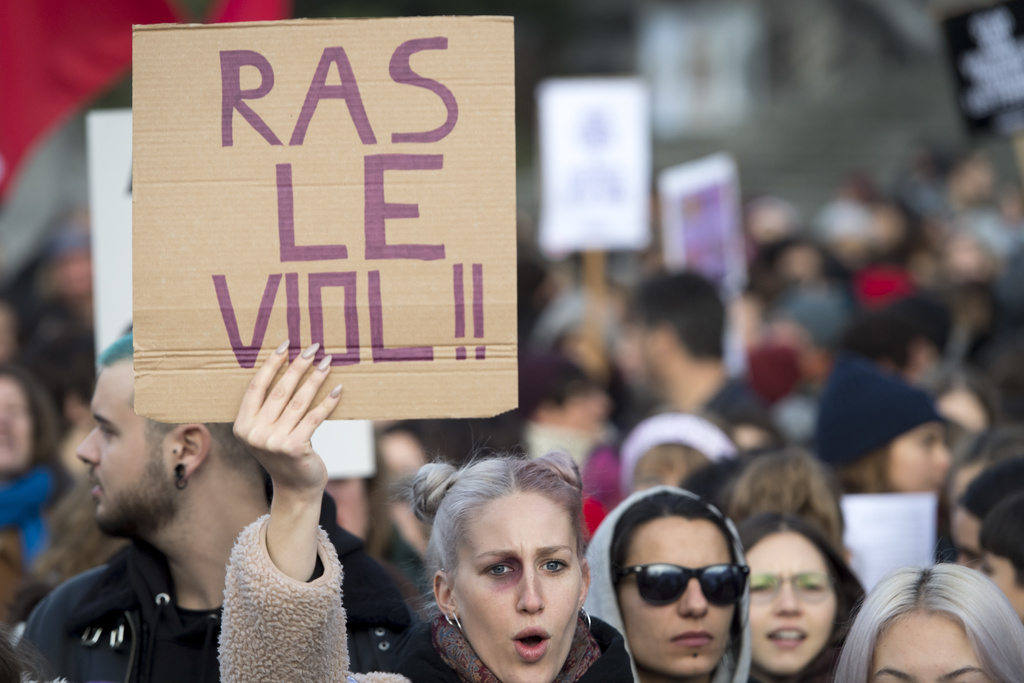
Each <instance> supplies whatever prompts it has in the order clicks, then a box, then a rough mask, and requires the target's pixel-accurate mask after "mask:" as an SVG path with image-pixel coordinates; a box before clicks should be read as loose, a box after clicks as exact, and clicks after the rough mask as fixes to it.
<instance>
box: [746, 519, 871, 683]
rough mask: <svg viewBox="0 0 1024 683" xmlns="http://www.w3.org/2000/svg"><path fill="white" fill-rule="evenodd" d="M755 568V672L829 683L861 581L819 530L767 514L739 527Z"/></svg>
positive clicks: (774, 681)
mask: <svg viewBox="0 0 1024 683" xmlns="http://www.w3.org/2000/svg"><path fill="white" fill-rule="evenodd" d="M739 531H740V540H741V541H742V542H743V548H744V550H745V551H746V554H747V563H748V564H749V565H750V635H751V653H752V658H753V661H752V662H751V673H752V674H753V676H754V678H756V679H757V680H758V681H760V683H828V682H829V681H831V679H830V678H829V672H830V671H831V670H832V668H833V665H834V664H835V662H836V659H837V657H838V655H839V651H840V650H841V649H842V645H843V640H844V639H845V637H846V631H847V628H848V625H849V623H850V617H851V615H852V613H853V609H854V606H855V605H857V603H858V602H859V601H860V599H861V598H862V597H864V591H863V589H862V588H861V586H860V582H859V581H858V580H857V577H856V576H854V575H853V572H852V571H851V570H850V568H849V567H848V566H847V564H846V562H844V561H843V558H842V557H841V556H840V555H839V553H838V552H837V551H836V550H835V549H834V548H833V547H832V545H831V544H829V542H828V541H826V540H825V537H824V536H823V535H822V533H821V532H820V531H818V529H817V527H815V526H814V525H813V524H811V523H810V522H808V521H807V520H805V519H804V518H802V517H798V516H796V515H791V514H778V513H774V512H766V513H762V514H760V515H756V516H754V517H751V518H750V519H747V520H744V521H743V522H742V523H741V524H740V525H739Z"/></svg>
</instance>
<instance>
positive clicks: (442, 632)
mask: <svg viewBox="0 0 1024 683" xmlns="http://www.w3.org/2000/svg"><path fill="white" fill-rule="evenodd" d="M430 636H431V640H432V641H433V644H434V649H435V650H437V653H438V654H439V655H441V659H443V660H444V663H445V664H447V665H448V666H449V667H451V669H452V670H453V671H455V673H457V674H458V675H459V680H460V681H464V682H465V683H500V681H499V680H498V678H497V677H496V676H495V675H494V674H492V673H491V672H490V670H488V668H487V667H486V666H485V665H484V663H483V662H482V661H480V658H479V657H477V656H476V653H475V652H473V648H472V647H470V645H469V641H468V640H466V637H465V636H464V635H463V634H462V629H460V628H458V627H457V626H456V625H455V624H449V623H448V621H447V620H446V619H445V618H444V615H441V614H439V615H437V616H436V617H435V618H434V621H432V622H431V624H430ZM600 657H601V648H600V646H598V644H597V641H596V640H594V636H592V635H591V634H590V630H589V629H588V628H587V624H586V623H585V622H584V621H583V619H581V618H577V619H576V633H574V634H573V637H572V646H571V647H570V648H569V656H568V657H567V658H566V660H565V664H564V665H563V666H562V670H561V671H559V672H558V676H556V677H555V680H554V681H552V682H551V683H574V682H575V681H578V680H579V679H580V678H581V677H582V676H583V674H585V673H586V672H587V669H589V668H590V665H591V664H593V663H594V662H596V661H597V660H598V659H599V658H600Z"/></svg>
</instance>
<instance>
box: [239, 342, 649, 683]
mask: <svg viewBox="0 0 1024 683" xmlns="http://www.w3.org/2000/svg"><path fill="white" fill-rule="evenodd" d="M281 349H282V350H281V351H280V352H279V353H276V354H271V356H270V358H269V360H268V361H266V362H265V364H264V365H263V367H262V368H261V369H260V370H259V371H258V372H257V374H256V376H255V378H254V379H253V381H252V383H251V384H250V387H249V389H248V390H247V391H246V394H245V396H244V398H243V400H242V404H241V406H240V407H239V412H238V418H237V419H236V421H235V433H236V435H238V437H239V438H240V439H241V440H242V441H243V442H244V443H246V444H247V445H248V446H249V449H250V451H251V452H252V453H253V455H254V456H255V457H256V458H257V459H258V460H259V461H260V462H261V463H262V464H263V465H264V467H265V468H266V469H267V471H268V472H269V473H270V476H271V478H272V480H273V482H274V498H273V501H272V503H271V511H270V515H268V516H266V517H263V518H261V519H260V520H257V521H256V522H254V523H253V524H252V525H250V526H249V527H248V528H247V529H246V530H245V531H243V532H242V534H241V535H240V536H239V540H238V542H237V544H236V547H235V550H234V552H233V554H232V559H231V563H230V564H229V566H228V576H227V581H226V589H225V600H224V624H223V628H222V631H221V641H220V661H221V678H222V680H224V681H239V682H241V681H244V682H245V683H251V682H253V681H268V682H269V681H285V680H287V681H309V682H310V683H313V682H314V681H315V682H317V683H324V682H326V683H336V682H341V681H348V680H356V681H379V682H380V683H385V682H396V683H397V682H399V681H405V680H408V679H411V680H413V681H431V682H433V681H439V682H441V683H448V682H450V683H464V682H467V681H468V682H472V683H478V682H479V683H496V682H497V681H505V682H506V683H511V682H512V681H516V682H522V683H527V682H533V683H617V682H620V681H624V680H629V677H630V671H629V660H628V657H627V655H626V652H625V647H624V644H623V640H622V636H620V635H619V634H618V633H617V632H616V631H615V630H614V629H612V628H611V627H610V626H608V625H607V624H603V623H601V622H600V621H598V620H597V619H591V618H590V617H589V616H588V615H587V614H586V613H585V612H583V611H582V607H583V603H584V600H585V599H586V597H587V590H588V588H589V585H590V571H589V568H588V565H587V562H586V558H585V555H584V549H585V537H584V533H583V529H582V519H581V518H582V514H581V513H582V505H583V503H582V497H581V493H580V490H581V486H580V480H579V472H578V470H577V469H576V466H575V464H574V463H573V462H572V461H571V459H569V458H568V456H562V455H553V456H547V457H542V458H538V459H535V460H525V459H519V458H509V457H504V458H492V459H487V460H479V461H476V462H472V463H470V464H468V465H466V466H464V467H462V468H461V469H456V468H454V467H452V466H450V465H445V464H431V465H425V466H424V467H422V468H421V469H420V471H419V472H418V473H417V475H416V478H415V480H414V482H413V487H412V496H413V507H414V509H415V510H416V512H417V514H418V515H419V516H420V517H421V519H423V520H424V521H425V522H428V523H432V529H431V533H430V540H429V542H428V545H427V558H426V559H427V565H428V570H429V571H430V572H431V575H432V585H433V595H434V598H435V600H436V604H437V609H436V610H434V611H433V612H432V614H431V615H430V619H429V621H425V622H423V623H420V624H418V625H417V626H415V627H413V628H412V629H410V630H409V631H408V632H407V634H406V638H405V639H404V640H403V641H402V642H401V643H400V644H399V645H398V647H397V649H398V654H397V655H396V660H395V661H396V669H397V674H401V675H396V674H384V673H373V674H358V675H356V674H350V672H349V670H348V667H349V659H348V653H347V647H346V643H345V630H344V626H345V612H344V609H343V606H342V605H343V601H342V599H341V596H340V594H339V593H340V591H339V586H340V581H339V577H340V575H341V571H342V568H341V567H340V565H339V563H338V558H337V555H336V553H335V552H334V549H333V548H332V547H331V545H330V542H329V541H328V539H327V537H326V535H325V534H324V532H323V531H321V530H318V529H317V519H318V517H319V507H320V500H321V494H322V492H323V489H324V486H325V484H326V481H327V474H326V468H325V467H324V464H323V461H322V460H321V459H320V456H319V455H317V453H316V452H315V451H314V450H313V448H312V445H311V443H310V437H311V436H312V433H313V431H314V430H315V429H316V427H317V426H319V424H320V423H321V422H322V421H323V420H324V419H326V417H327V416H328V415H329V414H330V413H331V411H332V410H333V409H334V408H335V407H336V406H337V404H338V402H339V401H340V400H341V386H340V385H339V386H337V387H335V388H334V390H333V391H331V392H330V393H329V394H328V396H327V397H326V398H325V399H323V401H322V402H320V403H317V404H314V397H315V396H316V394H317V391H318V390H319V389H320V387H321V385H322V384H323V383H324V382H325V380H326V379H327V375H328V373H329V370H330V360H329V358H330V357H329V356H328V357H327V358H326V359H325V360H324V361H323V362H322V363H321V364H320V365H318V366H317V368H315V369H313V371H312V374H311V375H310V376H309V377H308V378H307V379H306V380H305V381H303V377H304V376H305V375H306V373H307V371H308V370H309V369H310V367H311V365H312V353H310V354H308V357H307V356H306V354H303V355H301V356H300V357H299V358H296V360H295V361H294V362H293V363H292V364H291V366H290V367H289V368H288V370H286V371H285V372H284V374H283V375H282V377H281V378H280V380H278V381H277V383H276V386H274V390H273V391H271V390H270V389H271V384H272V383H273V379H274V377H275V376H276V374H277V372H278V370H280V369H281V368H282V367H283V366H284V365H285V363H286V355H285V354H286V351H287V345H282V347H281ZM318 565H319V567H321V568H322V570H319V571H318ZM311 577H313V578H312V579H311ZM267 653H273V656H272V657H267ZM405 677H407V678H405Z"/></svg>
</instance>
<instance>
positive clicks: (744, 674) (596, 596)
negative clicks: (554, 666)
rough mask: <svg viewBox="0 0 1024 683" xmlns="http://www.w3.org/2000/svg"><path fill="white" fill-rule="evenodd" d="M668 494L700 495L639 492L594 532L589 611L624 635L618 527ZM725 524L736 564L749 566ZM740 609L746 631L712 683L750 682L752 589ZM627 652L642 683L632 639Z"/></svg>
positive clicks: (731, 644)
mask: <svg viewBox="0 0 1024 683" xmlns="http://www.w3.org/2000/svg"><path fill="white" fill-rule="evenodd" d="M665 492H671V493H674V494H676V495H679V496H686V497H693V498H698V496H697V495H696V494H694V493H691V492H689V491H684V490H683V489H680V488H676V487H674V486H655V487H654V488H650V489H645V490H643V491H638V492H636V493H634V494H632V495H631V496H629V497H628V498H626V499H625V500H624V501H622V502H621V503H620V504H619V505H618V507H616V508H615V509H614V510H612V511H611V512H610V513H609V514H608V516H607V517H605V519H604V521H603V522H601V526H600V527H598V529H597V531H596V532H594V537H593V539H591V541H590V548H589V549H588V550H587V562H588V563H589V564H590V592H589V594H588V595H587V602H586V605H585V607H586V610H587V612H589V613H590V614H592V615H593V616H595V617H597V618H599V619H601V620H603V621H605V622H607V623H608V624H611V625H612V626H613V627H615V628H616V629H618V630H619V632H621V633H622V634H625V633H626V627H625V625H624V624H623V622H622V613H621V612H620V611H619V601H618V596H617V593H616V591H615V585H614V584H613V583H612V567H611V547H612V537H613V535H614V533H615V527H616V525H617V524H618V523H619V519H620V518H621V517H622V515H623V513H625V512H626V510H628V509H630V508H631V507H632V506H633V505H636V503H637V502H638V501H641V500H643V499H645V498H649V497H650V496H653V495H656V494H659V493H665ZM698 499H699V498H698ZM725 521H726V527H728V529H729V535H730V539H729V540H730V543H731V545H732V551H733V555H734V556H735V557H736V562H737V563H738V564H741V565H744V566H745V565H746V564H747V561H746V559H745V558H744V556H743V547H742V546H741V545H740V540H739V534H738V533H736V527H735V526H733V523H732V521H730V520H729V519H728V518H726V520H725ZM736 609H737V610H738V613H739V615H740V616H741V619H740V623H741V624H742V625H743V630H742V632H741V634H740V637H739V638H735V637H734V636H733V634H732V632H731V631H732V629H730V633H729V639H728V642H727V643H726V646H725V652H724V653H723V654H722V659H721V660H720V661H719V663H718V666H717V667H715V670H714V673H713V675H712V677H711V683H747V681H748V680H749V679H750V625H749V624H748V623H747V615H749V614H750V587H749V585H748V586H746V587H745V588H744V590H743V597H742V599H741V600H740V601H739V602H738V603H736ZM626 651H627V652H628V653H629V659H630V663H631V664H632V666H633V678H634V679H636V680H638V681H639V680H640V676H639V674H638V673H637V668H636V660H634V659H633V650H632V649H631V648H630V646H629V639H628V638H626Z"/></svg>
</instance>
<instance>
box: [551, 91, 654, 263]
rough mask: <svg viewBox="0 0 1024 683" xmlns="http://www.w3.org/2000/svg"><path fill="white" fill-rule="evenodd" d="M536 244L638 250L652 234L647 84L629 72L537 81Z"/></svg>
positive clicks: (556, 252) (558, 253) (564, 250)
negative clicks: (538, 204) (538, 197)
mask: <svg viewBox="0 0 1024 683" xmlns="http://www.w3.org/2000/svg"><path fill="white" fill-rule="evenodd" d="M537 107H538V110H539V120H540V176H541V208H540V246H541V249H542V250H543V251H544V253H545V254H547V255H548V256H550V257H554V258H561V257H563V256H565V255H566V254H568V253H570V252H576V251H599V250H603V251H613V250H631V249H643V248H644V247H646V246H647V244H648V242H649V241H650V182H651V181H650V178H651V171H650V168H651V133H650V104H649V94H648V90H647V86H646V85H645V84H644V83H643V81H641V80H639V79H635V78H576V79H569V78H555V79H550V80H546V81H544V82H542V83H541V84H540V85H539V86H538V88H537Z"/></svg>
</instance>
